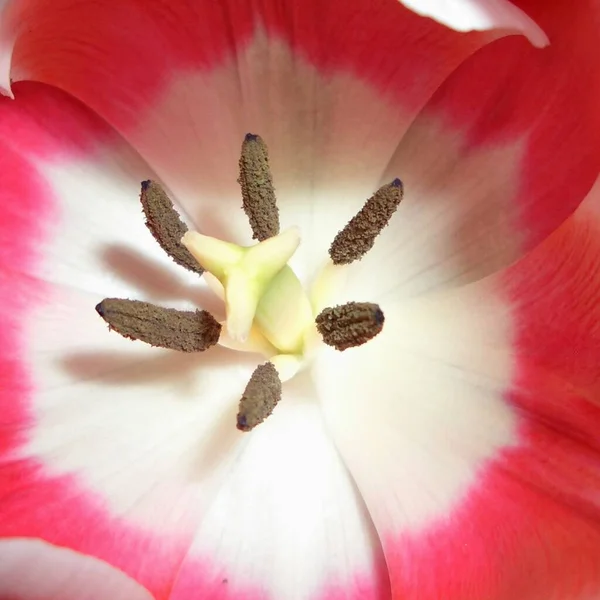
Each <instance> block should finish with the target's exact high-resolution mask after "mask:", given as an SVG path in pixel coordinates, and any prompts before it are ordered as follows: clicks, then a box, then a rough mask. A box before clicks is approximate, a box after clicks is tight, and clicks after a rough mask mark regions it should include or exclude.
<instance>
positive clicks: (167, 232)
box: [140, 181, 204, 275]
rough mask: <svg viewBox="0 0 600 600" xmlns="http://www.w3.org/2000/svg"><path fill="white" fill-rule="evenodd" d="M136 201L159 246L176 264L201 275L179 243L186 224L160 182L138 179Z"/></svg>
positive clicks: (187, 252)
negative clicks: (138, 187)
mask: <svg viewBox="0 0 600 600" xmlns="http://www.w3.org/2000/svg"><path fill="white" fill-rule="evenodd" d="M140 201H141V203H142V207H143V209H144V214H145V215H146V226H147V227H148V229H149V230H150V232H151V233H152V235H153V236H154V239H155V240H156V241H157V242H158V243H159V244H160V247H161V248H162V249H163V250H164V251H165V252H166V253H167V254H168V255H169V256H170V257H171V258H172V259H173V260H174V261H175V262H176V263H177V264H178V265H181V266H182V267H185V268H186V269H189V270H190V271H193V272H195V273H198V274H199V275H202V273H203V272H204V269H203V268H202V267H201V266H200V265H199V264H198V261H197V260H196V259H195V258H194V257H193V256H192V255H191V254H190V252H189V251H188V249H187V248H186V247H185V246H184V245H183V244H182V243H181V238H182V237H183V236H184V235H185V233H186V232H187V230H188V228H187V225H186V224H185V223H184V222H183V221H182V220H181V218H180V216H179V214H178V213H177V211H176V210H175V207H174V206H173V203H172V202H171V199H170V198H169V196H167V193H166V192H165V190H164V189H163V188H162V186H161V185H160V184H159V183H157V182H156V181H142V193H141V195H140Z"/></svg>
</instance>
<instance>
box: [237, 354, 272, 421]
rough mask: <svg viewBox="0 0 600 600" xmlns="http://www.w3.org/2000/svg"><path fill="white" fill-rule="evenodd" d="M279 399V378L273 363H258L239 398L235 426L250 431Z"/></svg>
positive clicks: (270, 410) (265, 416)
mask: <svg viewBox="0 0 600 600" xmlns="http://www.w3.org/2000/svg"><path fill="white" fill-rule="evenodd" d="M280 400H281V380H280V379H279V374H278V373H277V369H276V368H275V365H273V363H270V362H268V363H265V364H264V365H259V366H258V367H256V369H255V370H254V373H252V377H250V381H249V382H248V385H247V386H246V389H245V390H244V393H243V395H242V398H241V400H240V407H239V411H238V415H237V428H238V429H239V430H240V431H251V430H252V429H254V428H255V427H256V426H257V425H259V424H260V423H262V422H263V421H264V420H265V419H266V418H267V417H268V416H269V415H270V414H271V413H272V412H273V409H274V408H275V406H276V405H277V403H278V402H279V401H280Z"/></svg>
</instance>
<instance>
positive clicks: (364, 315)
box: [316, 302, 385, 352]
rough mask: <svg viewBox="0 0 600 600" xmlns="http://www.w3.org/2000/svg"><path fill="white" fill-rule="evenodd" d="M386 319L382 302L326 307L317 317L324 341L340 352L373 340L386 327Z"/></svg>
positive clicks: (349, 303)
mask: <svg viewBox="0 0 600 600" xmlns="http://www.w3.org/2000/svg"><path fill="white" fill-rule="evenodd" d="M384 321H385V317H384V315H383V311H382V310H381V308H379V305H378V304H372V303H371V302H348V303H347V304H342V305H340V306H335V307H334V308H325V309H323V310H322V311H321V312H320V313H319V315H318V316H317V318H316V324H317V330H318V331H319V333H320V334H321V336H322V337H323V341H324V342H325V343H326V344H327V345H328V346H333V347H334V348H335V349H336V350H339V351H340V352H342V351H344V350H347V349H348V348H354V347H356V346H362V345H363V344H365V343H366V342H368V341H369V340H372V339H373V338H374V337H375V336H376V335H377V334H379V333H380V332H381V330H382V329H383V323H384Z"/></svg>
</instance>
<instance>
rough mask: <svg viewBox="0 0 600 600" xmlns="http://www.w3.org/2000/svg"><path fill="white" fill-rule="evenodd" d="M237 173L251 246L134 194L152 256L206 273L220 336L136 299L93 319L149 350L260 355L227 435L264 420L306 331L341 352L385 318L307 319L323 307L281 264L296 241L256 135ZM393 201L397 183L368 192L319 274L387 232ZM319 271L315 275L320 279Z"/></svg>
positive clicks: (147, 186)
mask: <svg viewBox="0 0 600 600" xmlns="http://www.w3.org/2000/svg"><path fill="white" fill-rule="evenodd" d="M239 167H240V176H239V179H238V182H239V184H240V187H241V192H242V204H243V209H244V212H245V213H246V215H247V216H248V220H249V223H250V227H251V229H252V236H253V238H254V239H255V240H258V243H257V244H256V245H254V246H251V247H244V246H238V245H236V244H233V243H230V242H225V241H223V240H218V239H215V238H211V237H209V236H205V235H202V234H200V233H198V232H195V231H189V230H188V227H187V225H186V224H185V223H184V222H183V221H182V219H181V217H180V216H179V214H178V213H177V211H176V210H175V207H174V205H173V202H172V201H171V199H170V198H169V196H168V195H167V193H166V191H165V190H164V189H163V187H162V186H161V185H160V184H159V183H158V182H156V181H150V180H149V181H143V182H142V185H141V194H140V200H141V203H142V208H143V211H144V214H145V216H146V226H147V227H148V229H149V230H150V232H151V233H152V235H153V236H154V238H155V239H156V241H157V242H158V244H159V245H160V246H161V248H162V249H163V250H164V251H165V252H166V253H167V254H168V255H169V256H170V257H171V258H172V259H173V260H174V261H175V262H176V263H177V264H179V265H181V266H183V267H185V268H186V269H188V270H190V271H193V272H195V273H197V274H199V275H202V274H203V273H205V271H206V275H207V276H208V275H209V274H210V276H211V280H212V285H213V286H216V287H217V288H218V289H217V291H218V293H221V292H222V297H223V299H224V300H225V305H226V312H227V319H226V321H225V323H224V326H225V330H222V325H221V324H220V323H219V322H217V320H216V319H215V318H214V317H213V316H212V315H211V314H210V313H209V312H207V311H205V310H196V311H179V310H175V309H172V308H164V307H161V306H156V305H154V304H150V303H148V302H141V301H138V300H127V299H119V298H106V299H104V300H103V301H102V302H100V304H98V305H97V306H96V311H97V312H98V314H99V315H100V316H101V317H102V318H103V319H104V320H105V322H106V323H108V326H109V329H111V330H113V331H116V332H118V333H119V334H120V335H122V336H123V337H126V338H129V339H132V340H139V341H142V342H145V343H147V344H150V345H151V346H156V347H160V348H167V349H170V350H177V351H179V352H203V351H205V350H207V349H208V348H210V347H211V346H214V345H215V344H217V343H218V342H220V343H221V344H222V345H224V346H225V347H229V348H234V349H235V348H238V349H241V350H247V351H253V352H256V351H259V352H262V353H263V354H264V356H265V357H266V358H267V359H268V360H269V362H267V363H265V364H262V365H260V366H258V367H257V368H256V370H255V371H254V373H253V374H252V377H251V378H250V381H249V382H248V385H247V386H246V389H245V390H244V393H243V394H242V397H241V400H240V404H239V412H238V415H237V428H238V429H239V430H240V431H244V432H246V431H251V430H252V429H254V427H256V426H257V425H258V424H260V423H262V422H263V421H264V420H265V419H266V418H267V417H268V416H269V415H270V414H271V413H272V412H273V409H274V408H275V407H276V405H277V403H278V402H279V401H280V400H281V395H282V381H287V380H288V379H290V378H292V377H294V376H295V375H296V373H297V372H298V371H299V370H300V369H301V368H302V367H303V365H304V364H305V363H306V360H307V356H310V355H311V354H312V352H313V351H314V350H315V348H316V347H317V346H318V336H317V333H316V331H315V325H316V330H317V331H318V332H319V333H320V335H321V336H322V338H323V341H324V342H325V343H326V344H328V345H330V346H332V347H334V348H336V349H337V350H340V351H345V350H347V349H349V348H353V347H357V346H360V345H362V344H365V343H366V342H368V341H369V340H371V339H373V338H374V337H375V336H376V335H378V334H379V333H380V332H381V331H382V329H383V325H384V321H385V318H384V315H383V311H382V310H381V308H380V307H379V306H378V305H377V304H373V303H369V302H348V303H347V304H344V305H341V306H335V307H332V308H325V309H324V310H322V311H321V312H320V313H319V314H318V316H317V317H316V319H315V317H314V315H315V314H316V312H317V311H318V310H320V308H321V307H322V306H323V305H324V302H323V303H319V302H315V303H314V304H312V305H311V302H310V300H309V297H308V296H307V294H306V293H305V291H304V289H303V287H302V284H301V283H300V280H299V279H298V277H297V276H296V274H295V273H294V271H293V270H292V269H291V267H290V266H289V265H288V261H289V259H290V258H291V256H292V255H293V253H294V252H295V250H296V248H297V247H298V244H299V243H300V237H299V232H298V230H296V229H295V228H291V229H288V230H286V231H284V232H283V233H280V225H279V210H278V208H277V202H276V197H275V188H274V185H273V178H272V175H271V170H270V167H269V155H268V151H267V146H266V144H265V143H264V141H263V140H262V139H261V138H260V137H259V136H258V135H254V134H247V135H246V137H245V139H244V141H243V143H242V151H241V157H240V161H239ZM402 194H403V189H402V183H401V182H400V180H399V179H395V180H394V181H392V183H390V184H388V185H385V186H383V187H381V188H380V189H379V190H378V191H377V192H375V194H374V195H373V196H372V197H371V198H369V199H368V200H367V201H366V203H365V204H364V206H363V208H362V209H361V210H360V211H359V212H358V213H357V214H356V215H355V216H354V217H353V218H352V219H351V220H350V221H349V223H348V224H347V225H346V227H344V229H342V230H341V231H340V232H339V233H338V234H337V235H336V237H335V239H334V241H333V243H332V244H331V247H330V250H329V254H330V257H331V261H332V262H329V263H328V266H327V269H331V270H333V271H339V268H338V267H337V266H335V265H346V264H350V263H352V262H354V261H356V260H360V259H361V258H362V257H363V256H364V255H365V254H366V253H367V252H368V251H369V250H370V249H371V248H372V247H373V245H374V243H375V239H376V237H377V236H378V235H379V234H380V233H381V231H382V230H383V229H384V228H385V227H386V226H387V224H388V222H389V220H390V218H391V217H392V215H393V213H394V212H395V211H396V209H397V208H398V205H399V204H400V201H401V200H402ZM332 263H333V264H332ZM323 273H324V274H323V276H324V277H325V276H326V275H325V274H326V273H327V271H324V272H323ZM330 275H331V273H330ZM221 286H222V287H221ZM322 287H323V286H322V285H320V287H319V289H321V288H322ZM321 291H322V290H321ZM317 295H318V294H317ZM321 301H323V298H321ZM317 304H319V307H318V308H317V307H316V305H317ZM315 341H316V342H317V344H316V345H315Z"/></svg>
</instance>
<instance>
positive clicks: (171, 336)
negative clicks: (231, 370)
mask: <svg viewBox="0 0 600 600" xmlns="http://www.w3.org/2000/svg"><path fill="white" fill-rule="evenodd" d="M96 311H97V312H98V314H99V315H100V316H101V317H102V318H103V319H104V320H105V321H106V322H107V323H108V326H109V329H111V330H114V331H116V332H117V333H120V334H121V335H122V336H123V337H126V338H129V339H131V340H140V341H142V342H146V344H150V346H157V347H159V348H168V349H169V350H178V351H180V352H202V351H204V350H207V349H208V348H210V347H211V346H214V345H215V344H216V343H217V342H218V341H219V335H220V333H221V325H220V324H219V323H218V322H217V320H216V319H215V318H214V317H213V316H212V315H211V314H210V313H209V312H207V311H205V310H197V311H180V310H175V309H174V308H163V307H162V306H156V305H154V304H150V303H148V302H140V301H139V300H123V299H120V298H105V299H104V300H102V302H100V304H98V305H97V306H96Z"/></svg>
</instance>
